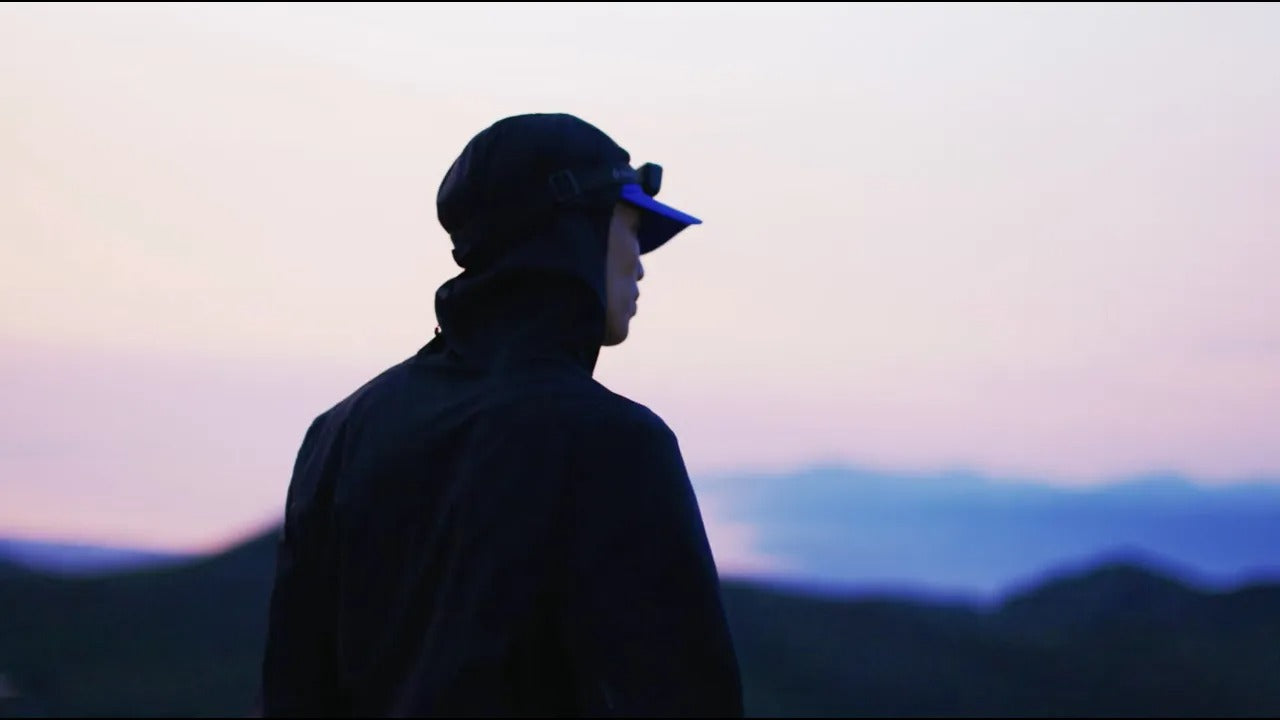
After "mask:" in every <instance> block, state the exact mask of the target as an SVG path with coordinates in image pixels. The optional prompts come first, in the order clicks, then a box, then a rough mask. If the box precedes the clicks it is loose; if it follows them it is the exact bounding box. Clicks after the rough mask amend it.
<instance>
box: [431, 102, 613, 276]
mask: <svg viewBox="0 0 1280 720" xmlns="http://www.w3.org/2000/svg"><path fill="white" fill-rule="evenodd" d="M630 160H631V156H630V155H629V154H628V153H627V151H626V150H624V149H622V147H620V146H619V145H618V144H617V143H616V142H614V141H613V139H612V138H610V137H609V136H608V135H606V134H605V133H604V132H603V131H601V130H600V129H599V128H597V127H595V126H594V125H592V124H590V123H588V122H586V121H585V120H582V119H581V118H578V117H575V116H573V115H569V114H563V113H557V114H543V113H534V114H527V115H517V116H513V117H508V118H504V119H502V120H499V121H498V122H496V123H494V124H493V125H490V126H489V127H487V128H485V129H484V130H483V131H481V132H480V133H479V134H477V135H476V136H475V137H474V138H472V139H471V141H470V142H468V143H467V145H466V147H465V148H464V149H463V151H462V153H461V155H459V156H458V159H457V160H455V161H454V163H453V165H452V166H451V167H450V168H449V171H448V173H446V174H445V177H444V180H443V181H442V182H441V183H440V189H439V191H438V193H437V195H436V213H437V217H438V219H439V221H440V225H441V226H442V227H443V228H444V229H445V231H446V232H448V233H449V235H450V237H451V238H452V240H453V246H454V250H453V257H454V260H455V261H457V263H458V264H459V265H461V266H462V267H464V268H468V267H472V266H475V265H479V264H484V263H485V262H486V261H487V260H489V259H491V258H492V257H494V256H495V255H498V254H501V253H502V252H503V251H504V250H505V249H506V246H507V245H509V244H510V243H512V242H517V241H518V240H519V236H520V234H521V232H522V231H523V230H525V229H526V228H527V227H528V226H529V224H530V223H536V222H538V221H539V220H540V219H542V218H545V217H547V216H548V215H550V214H551V213H554V212H556V211H557V210H558V209H560V208H563V207H565V206H567V205H572V206H577V207H587V208H590V207H595V208H612V206H613V204H614V203H616V202H617V200H618V198H619V197H620V196H621V194H622V183H621V182H618V183H592V184H591V185H589V186H587V187H586V188H581V192H577V193H566V192H565V188H564V187H563V184H557V183H556V182H555V181H554V180H555V179H557V178H558V179H563V177H564V175H563V173H564V172H565V171H569V172H571V173H572V172H578V174H579V175H580V176H583V177H587V176H591V177H595V176H598V174H599V173H600V172H601V171H602V170H603V171H605V172H610V171H611V170H619V171H621V170H629V169H630V165H629V163H630Z"/></svg>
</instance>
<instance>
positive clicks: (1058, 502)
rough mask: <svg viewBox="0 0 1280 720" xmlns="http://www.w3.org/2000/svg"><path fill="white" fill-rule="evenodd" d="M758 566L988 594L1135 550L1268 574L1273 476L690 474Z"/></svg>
mask: <svg viewBox="0 0 1280 720" xmlns="http://www.w3.org/2000/svg"><path fill="white" fill-rule="evenodd" d="M698 489H699V494H700V496H709V497H714V498H715V505H716V508H717V511H718V512H722V513H725V514H727V515H728V516H729V517H731V518H732V519H733V521H734V522H739V523H743V524H746V525H749V526H750V527H752V528H753V530H754V533H755V538H756V550H757V551H758V552H760V553H762V554H764V555H766V556H768V557H769V558H771V559H773V560H774V561H775V562H776V564H777V565H778V566H779V568H780V570H779V571H778V572H776V573H773V574H772V575H773V576H774V577H778V578H785V579H788V580H792V581H796V582H802V583H806V584H809V585H811V586H817V585H827V586H832V585H834V586H840V587H843V588H845V589H849V588H880V589H889V590H895V591H924V592H935V593H936V592H942V593H955V594H961V595H967V596H978V597H986V598H992V597H994V596H995V595H997V594H999V593H1001V592H1004V591H1006V590H1008V589H1010V588H1012V587H1018V586H1020V585H1023V584H1026V583H1028V582H1032V581H1035V580H1037V579H1039V578H1040V577H1041V576H1042V574H1044V573H1045V572H1056V571H1060V570H1063V569H1066V568H1070V567H1074V566H1081V565H1090V564H1096V563H1098V562H1102V561H1110V560H1122V561H1135V562H1140V563H1142V564H1144V565H1149V566H1155V567H1160V568H1162V569H1165V570H1167V571H1169V572H1171V573H1173V574H1175V575H1177V576H1180V577H1185V578H1188V579H1191V580H1194V581H1195V582H1200V583H1204V584H1206V585H1207V586H1211V587H1225V586H1231V585H1236V584H1239V583H1241V582H1245V581H1248V580H1251V579H1261V578H1280V483H1276V482H1274V481H1272V482H1266V481H1263V480H1261V479H1260V480H1259V481H1258V482H1253V483H1248V484H1235V485H1223V486H1210V485H1205V484H1197V483H1195V482H1194V481H1192V480H1190V479H1187V478H1184V477H1181V476H1178V475H1172V474H1163V475H1149V476H1145V477H1138V478H1134V479H1131V480H1128V481H1125V482H1119V483H1116V484H1109V485H1102V486H1097V487H1092V488H1065V487H1055V486H1049V485H1044V484H1036V483H1031V482H1012V481H999V480H995V479H991V478H985V477H982V476H980V475H976V474H967V473H940V474H933V475H928V474H905V473H886V472H876V471H871V470H860V469H856V468H850V467H817V468H813V469H810V470H807V471H804V472H799V473H794V474H786V475H763V474H762V475H741V474H740V475H733V476H723V477H718V478H700V479H699V481H698Z"/></svg>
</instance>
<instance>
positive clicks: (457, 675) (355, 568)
mask: <svg viewBox="0 0 1280 720" xmlns="http://www.w3.org/2000/svg"><path fill="white" fill-rule="evenodd" d="M606 223H607V217H606V213H604V212H602V211H600V210H595V211H588V210H584V211H582V212H575V213H568V214H561V215H560V216H558V217H557V218H555V219H552V220H548V221H547V222H545V223H543V224H542V225H535V226H532V227H533V229H532V230H530V232H531V233H532V234H533V235H535V236H540V237H542V239H543V240H546V241H547V242H548V243H551V242H556V243H559V245H557V246H556V247H560V248H561V255H560V261H562V262H563V267H561V268H560V271H556V270H554V269H552V270H548V269H547V268H546V267H542V268H540V269H538V270H537V271H525V272H513V271H511V269H510V268H507V269H506V270H501V269H495V268H493V267H489V268H485V269H484V270H483V271H480V272H472V271H468V272H464V273H463V274H462V275H461V276H459V277H458V278H456V279H455V280H453V281H451V282H450V283H447V284H446V285H445V286H444V287H443V288H442V289H441V291H440V292H439V293H438V294H437V314H438V317H439V318H440V321H441V327H442V328H443V332H442V333H441V334H439V335H437V336H436V337H435V338H434V339H433V340H431V342H429V343H428V344H427V345H426V346H425V347H423V348H422V349H421V350H420V351H419V352H418V353H417V354H416V355H414V356H413V357H411V358H409V359H407V360H405V361H404V362H401V363H399V364H397V365H395V366H394V367H391V368H390V369H388V370H387V371H385V372H383V373H382V374H381V375H379V376H378V377H376V378H375V379H373V380H372V381H370V382H369V383H368V384H366V385H365V386H364V387H362V388H360V389H359V390H357V391H356V392H354V393H353V394H351V395H350V396H349V397H347V398H346V399H345V400H343V401H342V402H340V403H338V404H337V405H336V406H334V407H333V408H331V409H330V410H328V411H327V412H325V413H324V414H322V415H320V416H319V417H318V418H317V419H316V420H315V422H314V423H313V424H312V425H311V427H310V429H309V430H308V431H307V433H306V436H305V439H304V440H303V442H302V447H301V450H300V452H299V453H298V457H297V463H296V466H295V469H294V472H293V476H292V480H291V482H290V486H289V491H288V500H287V506H286V513H285V523H284V526H283V529H282V532H281V536H280V544H279V552H278V567H277V571H276V577H275V585H274V589H273V592H272V596H271V606H270V615H269V630H268V637H267V639H266V648H265V659H264V663H263V675H262V683H263V684H262V702H263V708H262V709H263V711H264V714H265V715H267V716H282V715H293V716H297V715H337V716H342V715H360V716H439V715H454V716H456V715H487V716H527V715H538V716H574V715H591V716H617V715H621V716H667V715H697V716H720V717H723V716H738V715H741V714H742V692H741V686H740V680H739V673H738V666H737V662H736V659H735V655H734V649H733V644H732V640H731V638H730V635H729V631H728V628H727V625H726V622H725V618H724V613H723V609H722V606H721V598H720V592H719V581H718V578H717V573H716V568H715V565H714V562H713V558H712V554H711V551H710V548H709V546H708V543H707V538H706V534H705V531H704V527H703V524H702V519H701V516H700V514H699V509H698V504H697V501H696V498H695V496H694V493H693V491H692V489H691V486H690V483H689V479H688V476H687V474H686V470H685V466H684V463H683V460H682V458H681V453H680V449H679V446H678V444H677V441H676V438H675V436H674V435H673V434H672V432H671V430H670V429H669V428H668V427H667V426H666V424H664V423H663V421H662V420H661V419H660V418H659V417H658V416H657V415H655V414H654V413H653V412H651V411H650V410H648V409H647V408H645V407H643V406H642V405H639V404H636V403H634V402H632V401H630V400H628V399H626V398H623V397H621V396H619V395H616V394H614V393H612V392H610V391H609V390H607V389H605V388H604V387H603V386H601V385H600V384H599V383H598V382H596V381H595V380H594V379H593V378H592V371H593V369H594V367H595V362H596V358H597V354H598V352H599V350H600V342H601V337H602V332H603V309H602V307H601V298H600V295H599V287H598V285H599V277H597V273H598V272H602V270H601V268H602V266H603V264H602V253H603V250H602V249H600V248H599V243H600V242H601V241H602V236H601V232H602V231H603V229H604V228H605V227H606ZM530 242H534V243H536V242H538V238H537V237H534V238H532V240H530ZM597 263H599V264H597Z"/></svg>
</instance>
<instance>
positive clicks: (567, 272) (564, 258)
mask: <svg viewBox="0 0 1280 720" xmlns="http://www.w3.org/2000/svg"><path fill="white" fill-rule="evenodd" d="M630 160H631V158H630V155H629V154H628V153H627V151H626V150H624V149H622V147H620V146H619V145H618V144H617V143H615V142H614V141H613V140H612V138H610V137H609V136H608V135H606V134H605V133H604V132H602V131H601V130H599V129H598V128H596V127H595V126H593V125H591V124H589V123H587V122H585V121H583V120H581V119H579V118H577V117H574V116H572V115H565V114H531V115H519V116H515V117H509V118H505V119H503V120H500V121H498V122H497V123H494V124H493V125H491V126H490V127H489V128H486V129H485V130H484V131H482V132H481V133H479V134H478V135H476V136H475V137H474V138H473V139H472V140H471V141H470V142H469V143H468V144H467V146H466V148H464V149H463V151H462V154H461V155H459V157H458V159H457V160H456V161H455V162H454V163H453V165H452V166H451V167H450V169H449V172H448V173H447V174H446V176H445V178H444V180H443V181H442V182H441V184H440V189H439V192H438V194H437V197H436V205H437V214H438V217H439V220H440V224H441V225H442V226H443V227H444V229H445V230H446V231H447V232H448V233H449V234H450V236H451V238H452V240H453V245H454V253H453V254H454V259H455V260H456V261H457V263H458V264H459V265H460V266H462V267H463V268H464V269H465V270H466V272H465V273H464V274H463V275H462V276H459V278H455V279H454V280H453V281H450V283H447V284H446V286H445V287H444V288H442V291H443V292H444V293H445V294H446V296H450V297H457V296H458V294H459V292H461V291H464V290H465V289H466V288H467V287H472V288H475V287H499V286H500V285H501V284H502V283H503V282H505V281H503V280H500V278H512V277H515V276H522V277H533V276H535V275H536V276H540V277H546V278H548V281H549V282H560V281H556V280H553V278H560V279H562V280H566V281H573V280H577V281H580V282H581V285H582V286H585V288H586V289H588V290H590V291H591V292H592V293H594V296H595V297H596V298H597V300H598V301H599V306H598V309H597V310H596V311H595V312H597V313H601V312H602V315H601V314H597V315H596V317H601V318H602V322H601V321H595V322H592V323H589V324H590V325H591V326H592V328H594V330H593V332H594V333H596V338H597V341H596V347H597V348H599V347H600V346H601V345H617V344H618V343H621V342H622V341H623V340H625V339H626V337H627V334H628V329H629V323H630V319H631V316H632V315H633V314H634V313H635V300H636V296H637V294H638V292H637V283H638V281H639V280H640V278H641V277H642V276H643V270H642V268H641V264H640V255H641V254H643V253H646V252H649V251H652V250H654V249H656V248H657V247H659V246H661V245H663V244H664V243H666V242H667V240H669V239H670V238H671V237H673V236H674V235H676V234H677V233H679V232H680V231H681V230H683V229H684V228H686V227H687V226H689V225H691V224H696V223H699V222H701V221H700V220H698V219H697V218H694V217H692V216H689V215H686V214H684V213H682V212H680V211H678V210H675V209H674V208H671V207H669V206H667V205H665V204H663V203H660V202H658V201H657V200H655V199H653V196H654V195H655V194H657V192H658V190H659V189H660V187H661V183H662V168H661V167H659V166H656V165H642V166H641V167H640V168H633V167H632V166H631V162H630ZM455 291H458V292H455ZM463 294H464V295H472V296H474V295H475V293H467V292H463ZM442 297H445V296H442V295H440V294H437V312H438V313H439V311H440V301H441V299H442ZM531 302H532V304H533V305H537V304H538V303H537V302H536V301H531ZM450 304H451V305H455V306H456V305H457V302H453V301H450ZM533 309H534V308H532V307H529V303H526V304H525V305H522V306H521V307H520V308H517V309H516V310H515V313H516V315H518V316H522V317H523V316H524V315H526V314H527V313H528V312H531V311H533ZM597 322H598V323H599V324H596V323H597ZM442 326H445V322H444V320H443V319H442ZM601 326H603V327H601ZM444 329H445V331H446V333H447V332H448V327H447V326H445V327H444Z"/></svg>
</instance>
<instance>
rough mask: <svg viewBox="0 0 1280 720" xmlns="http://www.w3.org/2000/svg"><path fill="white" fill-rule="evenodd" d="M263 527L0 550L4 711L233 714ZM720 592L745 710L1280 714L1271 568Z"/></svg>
mask: <svg viewBox="0 0 1280 720" xmlns="http://www.w3.org/2000/svg"><path fill="white" fill-rule="evenodd" d="M274 541H275V538H274V536H272V535H267V536H263V537H260V538H258V539H256V540H254V541H252V542H249V543H247V544H245V545H242V546H240V547H237V548H235V549H233V550H232V551H230V552H228V553H226V554H222V555H218V556H215V557H210V558H201V559H197V560H192V561H188V562H184V563H181V564H178V565H173V566H167V567H162V568H155V569H152V570H148V571H145V572H131V573H124V574H119V575H107V576H99V577H90V578H85V577H73V578H68V577H54V576H49V575H45V574H40V573H33V572H31V571H28V570H24V569H22V568H19V567H17V566H13V565H0V609H3V611H2V612H0V689H3V692H0V716H6V717H15V716H43V717H68V716H80V717H83V716H115V717H159V716H172V717H193V716H223V717H236V716H238V717H245V716H246V715H248V714H249V713H250V712H252V709H253V707H254V703H255V699H256V689H257V680H258V668H259V666H260V662H261V649H262V639H263V633H264V630H265V619H266V606H267V601H268V597H269V592H270V583H271V576H272V569H273V566H274ZM724 600H725V607H726V612H727V613H728V616H729V621H730V626H731V629H732V631H733V637H734V642H735V644H736V647H737V651H738V656H739V661H740V664H741V667H742V673H743V681H744V687H745V700H746V706H747V711H748V714H749V715H751V716H792V717H839V716H846V717H847V716H860V717H900V716H935V717H942V716H951V717H1010V716H1028V717H1049V716H1080V717H1098V716H1131V717H1132V716H1148V717H1155V716H1161V717H1164V716H1170V717H1173V716H1213V717H1227V716H1258V717H1262V716H1274V715H1276V714H1280V585H1252V586H1247V587H1242V588H1239V589H1236V590H1234V591H1232V592H1225V593H1224V592H1212V591H1209V590H1206V589H1203V588H1198V587H1195V586H1192V585H1189V584H1186V583H1184V582H1182V581H1180V580H1178V579H1175V578H1172V577H1168V576H1165V575H1162V574H1159V573H1153V572H1151V571H1150V570H1149V569H1146V568H1143V567H1139V566H1135V565H1129V564H1110V565H1105V566H1101V567H1095V568H1089V569H1088V570H1087V571H1085V572H1081V573H1078V574H1074V575H1068V576H1063V577H1059V578H1055V579H1053V580H1051V581H1048V582H1045V583H1042V584H1039V585H1037V586H1035V587H1031V588H1027V589H1025V590H1023V591H1020V592H1018V593H1015V594H1013V595H1012V596H1010V597H1009V598H1007V599H1006V600H1004V601H1002V602H1000V603H998V604H995V605H987V606H979V605H972V604H965V603H935V602H922V601H918V600H906V599H902V598H897V597H893V596H880V597H861V598H858V599H849V598H840V597H825V598H824V597H815V596H812V595H807V594H804V593H800V592H796V591H794V590H780V589H779V588H776V587H772V586H770V585H768V584H763V583H759V582H754V581H751V582H748V581H743V580H739V579H734V578H725V580H724Z"/></svg>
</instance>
